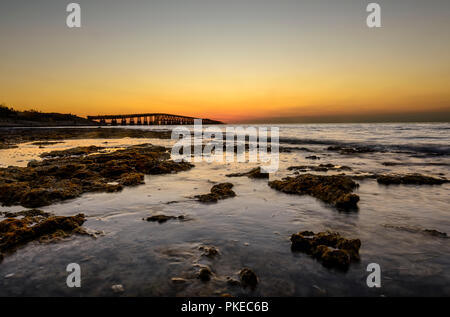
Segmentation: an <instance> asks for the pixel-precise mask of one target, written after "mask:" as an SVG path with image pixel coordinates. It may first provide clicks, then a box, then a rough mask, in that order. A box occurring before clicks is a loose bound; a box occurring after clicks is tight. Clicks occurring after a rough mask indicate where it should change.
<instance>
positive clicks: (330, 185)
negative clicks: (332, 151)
mask: <svg viewBox="0 0 450 317" xmlns="http://www.w3.org/2000/svg"><path fill="white" fill-rule="evenodd" d="M269 186H270V187H271V188H273V189H276V190H279V191H281V192H284V193H287V194H297V195H310V196H313V197H315V198H318V199H320V200H322V201H324V202H326V203H329V204H332V205H334V206H335V207H337V208H338V209H354V208H357V203H358V201H359V196H358V195H356V194H352V192H353V190H354V189H356V188H357V187H358V184H357V183H355V182H354V181H353V180H352V179H351V178H350V177H348V176H343V175H330V176H328V175H313V174H302V175H298V176H295V177H286V178H283V179H282V180H275V181H271V182H269Z"/></svg>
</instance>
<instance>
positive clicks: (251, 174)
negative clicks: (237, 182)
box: [225, 167, 269, 179]
mask: <svg viewBox="0 0 450 317" xmlns="http://www.w3.org/2000/svg"><path fill="white" fill-rule="evenodd" d="M225 176H226V177H241V176H247V177H248V178H260V179H267V178H269V173H263V172H262V171H261V167H256V168H254V169H252V170H251V171H248V172H246V173H234V174H228V175H225Z"/></svg>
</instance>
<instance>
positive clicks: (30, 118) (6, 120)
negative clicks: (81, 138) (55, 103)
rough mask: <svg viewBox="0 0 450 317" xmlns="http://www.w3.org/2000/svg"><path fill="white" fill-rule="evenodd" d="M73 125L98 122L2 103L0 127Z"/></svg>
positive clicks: (86, 124)
mask: <svg viewBox="0 0 450 317" xmlns="http://www.w3.org/2000/svg"><path fill="white" fill-rule="evenodd" d="M73 125H81V126H90V125H97V123H94V122H92V121H90V120H88V119H85V118H81V117H78V116H76V115H73V114H62V113H44V112H40V111H36V110H26V111H18V110H14V109H13V108H10V107H7V106H5V105H0V127H24V126H73Z"/></svg>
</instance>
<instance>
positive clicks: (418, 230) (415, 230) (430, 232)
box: [384, 224, 448, 239]
mask: <svg viewBox="0 0 450 317" xmlns="http://www.w3.org/2000/svg"><path fill="white" fill-rule="evenodd" d="M384 227H386V228H392V229H397V230H402V231H407V232H411V233H422V234H426V235H429V236H433V237H437V238H443V239H446V238H448V236H447V233H445V232H440V231H438V230H435V229H422V228H419V227H414V226H401V225H392V224H385V225H384Z"/></svg>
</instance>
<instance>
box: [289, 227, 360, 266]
mask: <svg viewBox="0 0 450 317" xmlns="http://www.w3.org/2000/svg"><path fill="white" fill-rule="evenodd" d="M291 242H292V246H291V249H292V251H298V252H304V253H306V254H309V255H311V256H312V257H314V258H316V259H318V260H319V261H321V262H322V264H323V265H324V266H326V267H334V268H338V269H341V270H347V269H348V267H349V266H350V263H351V262H355V261H359V249H360V247H361V241H360V240H359V239H346V238H344V237H342V236H341V235H340V234H339V233H334V232H319V233H317V234H315V233H314V232H311V231H302V232H299V233H294V234H293V235H292V236H291Z"/></svg>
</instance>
